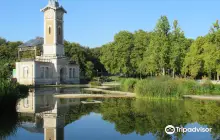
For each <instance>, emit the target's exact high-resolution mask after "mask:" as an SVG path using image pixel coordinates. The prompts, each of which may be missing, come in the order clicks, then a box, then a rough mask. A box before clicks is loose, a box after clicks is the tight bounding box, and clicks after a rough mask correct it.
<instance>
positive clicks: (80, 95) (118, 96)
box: [54, 94, 135, 99]
mask: <svg viewBox="0 0 220 140" xmlns="http://www.w3.org/2000/svg"><path fill="white" fill-rule="evenodd" d="M54 97H55V98H75V99H76V98H135V95H130V94H59V95H54Z"/></svg>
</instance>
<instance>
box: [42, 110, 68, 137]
mask: <svg viewBox="0 0 220 140" xmlns="http://www.w3.org/2000/svg"><path fill="white" fill-rule="evenodd" d="M64 126H65V117H64V115H63V116H59V117H58V115H57V114H54V113H48V114H44V140H64Z"/></svg>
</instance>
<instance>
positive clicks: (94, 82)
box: [89, 81, 102, 86]
mask: <svg viewBox="0 0 220 140" xmlns="http://www.w3.org/2000/svg"><path fill="white" fill-rule="evenodd" d="M89 84H90V85H91V86H101V85H102V83H101V82H99V81H91V82H89Z"/></svg>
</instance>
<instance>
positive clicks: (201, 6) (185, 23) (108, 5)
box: [0, 0, 220, 47]
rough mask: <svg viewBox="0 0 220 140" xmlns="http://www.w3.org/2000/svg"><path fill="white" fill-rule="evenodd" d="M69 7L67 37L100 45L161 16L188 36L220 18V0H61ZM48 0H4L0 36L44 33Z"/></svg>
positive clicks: (15, 37)
mask: <svg viewBox="0 0 220 140" xmlns="http://www.w3.org/2000/svg"><path fill="white" fill-rule="evenodd" d="M59 2H60V4H61V5H62V6H63V7H64V8H65V9H66V10H67V12H68V13H67V15H65V27H64V28H65V39H66V40H68V41H71V42H78V43H80V44H82V45H84V46H88V47H97V46H101V45H103V44H105V43H108V42H110V41H112V40H113V38H114V35H115V34H116V33H117V32H119V31H121V30H128V31H131V32H134V31H135V30H139V29H143V30H146V31H151V30H153V28H154V27H155V24H156V22H157V20H158V18H159V17H160V16H161V15H166V16H167V17H168V19H169V21H170V23H172V21H173V20H175V19H177V20H178V21H179V24H180V26H181V28H182V30H184V32H185V35H186V37H188V38H196V37H198V36H202V35H205V34H207V33H208V31H209V29H210V26H211V25H212V23H213V22H215V21H216V20H217V19H220V10H219V6H220V1H219V0H59ZM47 3H48V0H2V1H1V8H0V13H1V14H0V15H1V19H0V36H1V37H4V38H6V39H7V40H10V41H17V40H20V41H27V40H29V39H32V38H35V37H36V36H43V13H41V12H40V9H41V8H43V7H44V6H46V4H47Z"/></svg>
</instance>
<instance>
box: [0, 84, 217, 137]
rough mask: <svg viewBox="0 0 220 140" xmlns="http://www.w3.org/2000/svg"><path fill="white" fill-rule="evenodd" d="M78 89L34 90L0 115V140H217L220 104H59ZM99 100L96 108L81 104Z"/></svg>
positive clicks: (71, 101)
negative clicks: (183, 130)
mask: <svg viewBox="0 0 220 140" xmlns="http://www.w3.org/2000/svg"><path fill="white" fill-rule="evenodd" d="M80 92H81V90H80V89H79V88H68V89H56V88H52V89H34V90H33V91H32V92H30V93H29V96H28V97H27V98H25V99H22V100H20V101H19V102H18V104H17V107H16V110H17V112H16V111H11V112H9V113H8V114H4V115H3V114H1V115H0V137H1V138H2V139H7V140H26V139H27V140H29V139H31V140H55V139H57V140H64V139H65V140H113V139H114V140H146V139H150V140H151V139H161V140H164V139H184V140H190V139H192V140H194V139H204V140H209V139H218V138H219V134H220V109H219V107H220V102H214V101H199V100H178V101H168V100H146V99H125V98H123V99H59V98H54V97H53V95H54V94H57V93H60V94H65V93H80ZM83 100H87V101H91V100H100V101H102V104H82V102H81V101H83ZM170 124H172V125H174V126H179V127H180V126H182V127H185V128H192V127H203V128H212V132H210V133H208V132H205V133H201V132H200V133H192V132H191V133H190V132H188V133H184V134H183V133H174V134H173V135H168V134H166V133H165V131H164V128H165V127H166V126H167V125H170ZM1 138H0V139H1Z"/></svg>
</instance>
